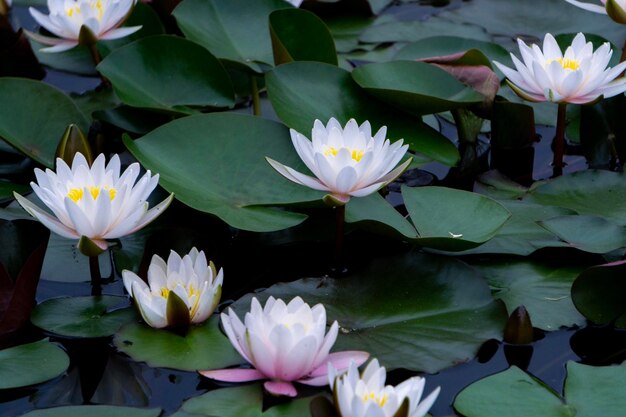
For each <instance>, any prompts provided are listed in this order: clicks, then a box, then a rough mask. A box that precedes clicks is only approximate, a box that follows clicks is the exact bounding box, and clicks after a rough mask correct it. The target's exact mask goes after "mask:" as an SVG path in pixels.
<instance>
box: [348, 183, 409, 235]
mask: <svg viewBox="0 0 626 417" xmlns="http://www.w3.org/2000/svg"><path fill="white" fill-rule="evenodd" d="M346 222H348V223H356V224H358V225H359V226H364V227H368V228H370V229H373V230H375V231H380V232H381V233H385V232H386V231H388V229H389V228H391V229H392V231H393V234H399V237H400V238H411V239H415V238H416V237H417V231H416V230H415V228H414V227H413V225H412V224H411V223H410V222H409V221H408V220H407V219H405V218H404V217H403V216H402V215H401V214H400V213H398V211H397V210H396V209H395V208H393V207H392V206H391V204H389V203H388V202H387V201H386V200H385V199H384V198H383V197H382V196H381V195H380V194H378V193H374V194H372V195H370V196H367V197H364V198H352V199H351V200H350V202H349V203H348V204H347V205H346ZM385 229H387V230H385Z"/></svg>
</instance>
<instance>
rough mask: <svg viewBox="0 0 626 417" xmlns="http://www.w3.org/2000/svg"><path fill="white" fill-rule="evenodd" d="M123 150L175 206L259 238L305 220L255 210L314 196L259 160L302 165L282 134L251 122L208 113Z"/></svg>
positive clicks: (269, 124) (317, 195)
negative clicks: (212, 217)
mask: <svg viewBox="0 0 626 417" xmlns="http://www.w3.org/2000/svg"><path fill="white" fill-rule="evenodd" d="M124 143H125V144H126V146H127V147H128V149H129V150H130V151H131V152H132V153H133V155H134V156H135V157H136V158H137V159H138V160H139V161H140V162H141V163H142V165H144V166H145V167H146V168H148V169H151V170H152V171H153V172H158V173H159V175H160V176H161V177H160V184H161V185H162V186H163V187H164V188H165V189H166V190H168V191H170V192H174V193H175V194H176V198H178V199H179V200H181V201H182V202H184V203H185V204H187V205H189V206H191V207H193V208H195V209H197V210H201V211H205V212H208V213H211V214H214V215H216V216H218V217H219V218H221V219H222V220H224V221H225V222H226V223H228V224H229V225H231V226H233V227H237V228H240V229H245V230H252V231H259V232H267V231H274V230H280V229H284V228H287V227H291V226H294V225H296V224H298V223H300V222H302V221H303V220H304V219H305V218H306V216H304V215H302V214H296V213H292V212H288V211H282V210H276V209H273V208H269V207H262V205H279V204H290V203H296V202H304V201H314V200H318V199H321V197H322V196H323V194H322V193H321V192H317V191H313V190H310V189H308V188H307V187H303V186H300V185H297V184H294V183H292V182H291V181H289V180H287V179H285V178H283V177H282V175H280V174H278V173H277V172H275V171H274V169H272V167H271V166H270V165H269V164H268V163H267V161H266V160H265V157H266V156H269V157H271V158H272V159H275V160H276V161H279V162H281V163H284V164H286V165H289V166H291V167H293V168H294V169H300V168H301V167H302V165H303V164H302V162H301V161H300V159H299V157H298V155H297V154H296V152H295V151H294V149H293V145H292V144H291V140H290V138H289V132H288V131H287V129H286V128H285V127H284V126H283V125H282V124H280V123H277V122H273V121H270V120H266V119H261V118H258V117H253V116H247V115H241V114H233V113H213V114H206V115H198V116H191V117H186V118H183V119H179V120H175V121H173V122H170V123H168V124H166V125H164V126H161V127H160V128H158V129H156V130H154V131H152V132H150V133H149V134H147V135H146V136H144V137H142V138H140V139H139V140H136V141H132V140H130V139H129V138H125V140H124Z"/></svg>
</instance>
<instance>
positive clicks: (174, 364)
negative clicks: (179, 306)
mask: <svg viewBox="0 0 626 417" xmlns="http://www.w3.org/2000/svg"><path fill="white" fill-rule="evenodd" d="M113 343H115V346H117V348H118V349H119V350H121V351H122V352H124V353H126V354H127V355H128V356H130V357H131V358H133V359H134V360H136V361H143V362H146V363H147V364H148V365H150V366H152V367H163V368H173V369H180V370H183V371H196V370H203V369H217V368H225V367H228V366H230V365H236V364H238V363H241V357H240V356H239V354H238V353H237V352H236V351H235V349H234V348H233V347H232V345H231V344H230V341H229V340H228V338H227V337H226V336H225V335H223V334H222V332H221V331H220V330H219V316H217V315H214V316H212V317H211V318H209V320H208V321H206V322H205V323H203V324H201V325H198V326H192V327H191V328H190V329H189V331H188V332H187V334H186V335H184V336H181V335H179V334H176V333H172V332H170V331H168V330H163V329H153V328H152V327H149V326H147V325H145V324H140V323H131V324H128V325H126V326H124V327H122V328H121V329H120V331H119V332H117V333H116V334H115V338H114V339H113Z"/></svg>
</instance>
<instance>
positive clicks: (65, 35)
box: [28, 0, 141, 52]
mask: <svg viewBox="0 0 626 417" xmlns="http://www.w3.org/2000/svg"><path fill="white" fill-rule="evenodd" d="M134 5H135V0H48V10H49V11H50V14H49V15H45V14H43V13H41V12H40V11H39V10H37V9H35V8H33V7H31V8H29V11H30V14H31V15H32V16H33V18H34V19H35V20H36V21H37V23H39V24H40V25H41V26H42V27H43V28H44V29H46V30H47V31H49V32H50V33H52V34H54V35H56V36H58V38H52V37H49V36H42V35H38V34H35V33H30V32H29V33H28V34H29V36H31V37H32V38H33V39H34V40H36V41H37V42H41V43H43V44H45V45H52V46H51V47H49V48H43V49H41V51H42V52H62V51H66V50H68V49H71V48H73V47H75V46H76V45H78V41H79V35H80V29H81V27H82V26H83V25H84V26H86V27H88V28H89V29H90V30H91V32H92V33H93V34H94V35H95V36H96V38H97V39H102V40H111V39H119V38H123V37H124V36H128V35H130V34H132V33H135V32H136V31H138V30H139V29H141V26H132V27H122V28H118V26H120V25H121V24H122V23H124V20H126V18H127V17H128V15H129V14H130V12H131V11H132V9H133V7H134Z"/></svg>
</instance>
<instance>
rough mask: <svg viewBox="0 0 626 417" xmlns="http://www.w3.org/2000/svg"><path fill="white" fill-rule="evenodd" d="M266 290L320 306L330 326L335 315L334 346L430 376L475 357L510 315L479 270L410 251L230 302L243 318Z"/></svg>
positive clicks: (276, 287)
mask: <svg viewBox="0 0 626 417" xmlns="http://www.w3.org/2000/svg"><path fill="white" fill-rule="evenodd" d="M381 294H384V296H381ZM270 295H272V296H274V297H277V298H282V299H283V300H285V301H288V300H290V299H292V298H293V297H296V296H300V297H302V298H303V299H304V301H305V302H307V303H309V304H311V305H313V304H316V303H322V304H324V306H325V308H326V314H327V320H328V322H329V324H330V323H332V322H333V321H334V320H337V321H338V322H339V326H340V331H339V336H338V338H337V343H336V345H335V347H334V348H333V350H334V351H341V350H365V351H367V352H369V353H370V354H371V356H372V357H376V358H378V359H379V360H380V361H381V362H382V363H384V364H385V366H386V367H388V369H395V368H407V369H412V370H420V371H425V372H431V373H433V372H437V371H439V370H441V369H443V368H445V367H448V366H451V365H453V364H456V363H458V362H462V361H465V360H468V359H470V358H472V357H473V356H474V355H475V353H476V352H477V350H478V348H479V347H480V345H481V344H482V343H483V342H484V341H486V340H488V339H491V338H500V337H501V335H502V329H503V328H504V323H505V321H506V316H507V315H506V311H505V309H504V306H503V305H502V304H501V303H499V302H494V301H493V298H492V297H491V291H490V289H489V287H488V286H487V284H486V282H485V281H484V280H483V279H482V277H481V276H480V275H479V274H478V273H477V272H476V270H474V269H473V268H470V267H468V266H467V265H466V264H464V263H462V262H459V261H456V260H453V259H450V258H445V257H438V256H428V255H424V254H420V253H415V252H411V253H407V254H404V255H401V256H395V257H389V258H384V259H379V260H377V261H375V262H373V263H372V264H371V265H369V266H367V267H366V268H364V269H363V271H360V272H357V273H354V274H353V275H351V276H347V277H343V278H341V279H329V278H324V279H318V278H304V279H300V280H298V281H294V282H290V283H280V284H276V285H274V286H272V287H270V288H268V289H267V290H265V291H263V292H260V293H255V294H249V295H246V296H245V297H243V298H241V299H239V300H237V301H236V302H235V303H234V304H233V306H232V307H233V308H234V309H235V310H236V312H237V314H238V315H239V317H244V314H245V313H246V312H247V311H249V309H250V300H251V298H252V297H253V296H254V297H257V298H258V299H259V300H260V301H261V302H262V303H264V302H265V300H266V299H267V298H268V297H269V296H270Z"/></svg>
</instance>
